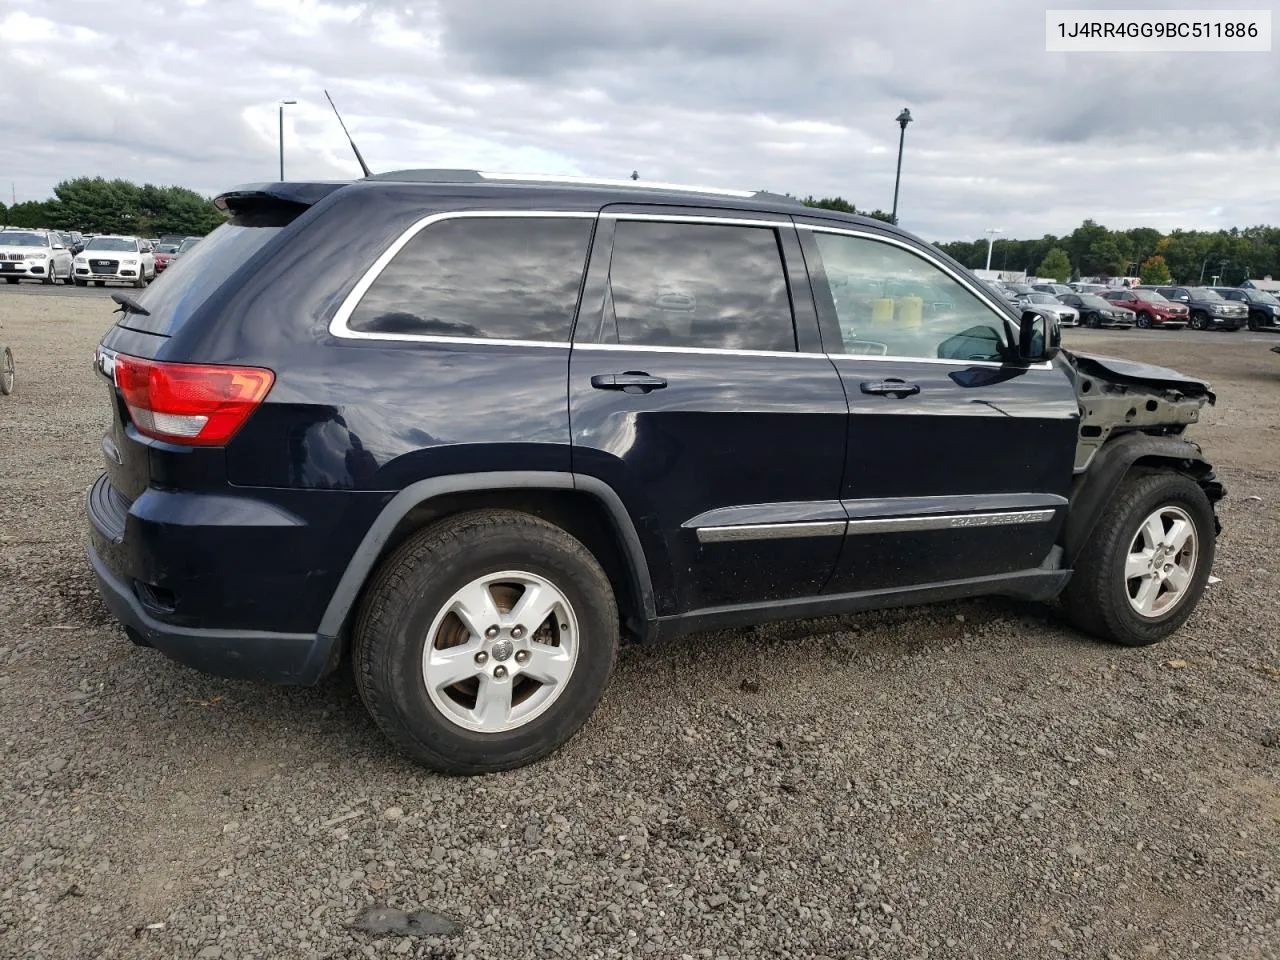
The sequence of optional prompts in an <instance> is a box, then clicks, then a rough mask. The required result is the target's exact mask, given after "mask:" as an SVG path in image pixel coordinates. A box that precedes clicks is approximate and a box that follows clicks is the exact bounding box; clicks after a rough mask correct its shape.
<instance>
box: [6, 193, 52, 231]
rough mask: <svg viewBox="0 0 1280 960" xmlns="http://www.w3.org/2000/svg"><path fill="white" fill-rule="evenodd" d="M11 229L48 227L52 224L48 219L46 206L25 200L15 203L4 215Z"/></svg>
mask: <svg viewBox="0 0 1280 960" xmlns="http://www.w3.org/2000/svg"><path fill="white" fill-rule="evenodd" d="M6 216H7V219H8V221H9V226H11V227H48V226H52V225H53V224H52V223H51V221H50V218H49V211H48V209H47V205H46V204H44V203H42V202H40V201H39V200H26V201H24V202H22V203H15V204H14V205H13V206H12V207H10V208H9V212H8V214H7V215H6Z"/></svg>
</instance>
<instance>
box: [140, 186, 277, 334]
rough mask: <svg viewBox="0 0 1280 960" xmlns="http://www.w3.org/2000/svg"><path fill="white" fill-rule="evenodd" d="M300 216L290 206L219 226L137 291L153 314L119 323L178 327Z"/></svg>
mask: <svg viewBox="0 0 1280 960" xmlns="http://www.w3.org/2000/svg"><path fill="white" fill-rule="evenodd" d="M295 216H296V211H290V212H289V213H288V214H286V215H284V216H274V217H254V218H242V219H241V218H238V219H236V220H233V221H231V222H230V223H225V224H223V225H222V226H220V227H218V229H216V230H214V231H213V233H211V234H209V235H208V236H207V237H205V238H204V239H203V240H201V241H200V242H199V243H198V244H196V245H195V246H193V247H192V248H191V250H190V251H189V252H187V253H185V254H183V255H182V256H181V257H179V258H178V259H177V260H174V261H172V262H171V263H170V264H169V268H168V269H167V270H165V271H164V273H162V274H160V275H159V276H158V277H156V280H155V282H154V283H152V284H151V286H150V287H148V288H147V289H146V290H145V291H143V292H141V293H139V294H138V295H137V297H135V299H136V300H137V301H138V303H140V304H141V305H142V306H144V307H146V308H147V310H148V311H150V314H151V315H150V316H147V317H144V316H142V315H141V314H137V313H126V314H122V315H121V317H120V321H119V325H120V326H122V327H128V328H129V329H131V330H141V331H143V332H145V333H158V334H161V335H162V336H171V335H173V334H174V333H177V332H178V330H179V329H180V328H181V327H182V325H183V324H184V323H186V322H187V320H189V319H190V318H191V315H192V314H193V313H195V312H196V310H198V309H199V308H200V306H201V305H202V304H203V303H204V302H205V301H206V300H208V299H209V297H210V296H211V295H212V294H213V292H214V291H215V290H217V289H218V288H219V287H220V286H222V284H223V283H224V282H225V281H226V280H227V279H228V278H229V277H230V276H231V275H232V274H233V273H235V272H236V271H237V270H239V269H240V268H241V267H242V266H244V265H245V264H246V263H248V262H249V261H250V260H251V259H252V258H253V256H254V255H255V254H256V253H257V252H258V251H259V250H261V249H262V248H263V247H264V246H266V245H267V243H268V242H270V241H271V239H272V238H273V237H275V235H276V234H278V233H279V232H280V231H281V230H282V229H283V228H284V226H285V224H286V223H287V222H288V221H289V220H292V219H293V218H294V217H295ZM259 223H261V224H265V225H263V226H257V225H256V224H259Z"/></svg>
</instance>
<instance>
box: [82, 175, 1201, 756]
mask: <svg viewBox="0 0 1280 960" xmlns="http://www.w3.org/2000/svg"><path fill="white" fill-rule="evenodd" d="M217 202H218V205H219V206H220V207H221V208H222V209H223V210H224V211H225V212H226V213H227V215H228V217H229V220H228V222H227V223H226V224H225V225H224V226H222V227H220V228H219V229H217V230H216V231H215V232H214V233H212V234H211V235H210V236H209V237H208V238H206V239H205V240H202V241H201V243H200V244H199V245H197V246H195V247H194V248H193V249H192V250H191V252H190V253H188V254H186V255H185V256H183V257H181V258H179V259H177V260H175V261H174V262H173V263H172V264H171V265H170V267H169V269H168V271H167V274H166V277H165V280H164V282H163V283H159V284H156V285H155V286H153V287H150V288H148V289H147V290H145V291H142V292H140V293H139V294H138V296H137V299H136V300H132V299H130V298H129V297H126V296H124V295H123V294H121V295H118V298H117V299H118V301H119V302H120V303H121V309H122V311H123V312H122V313H121V315H120V317H119V320H118V322H117V323H116V324H115V325H114V326H113V327H112V328H111V329H110V330H109V331H108V332H107V334H106V336H105V337H104V339H103V341H102V344H101V346H100V347H99V348H98V350H97V356H96V362H97V369H98V371H99V375H100V376H101V378H102V382H103V394H104V399H105V400H106V401H107V407H108V409H109V411H110V427H109V429H108V430H107V432H106V434H105V436H104V437H103V439H102V452H103V455H104V461H105V465H106V472H105V473H104V474H103V475H102V476H101V477H100V478H99V479H98V480H97V482H95V483H94V484H93V487H92V489H91V490H90V492H89V496H88V515H89V521H90V522H89V531H90V545H89V558H90V561H91V563H92V565H93V569H94V570H95V572H96V574H97V579H98V583H99V587H100V590H101V593H102V596H103V597H104V599H105V601H106V603H107V604H108V606H109V607H110V608H111V610H112V611H113V612H114V613H115V615H116V616H117V617H118V618H119V619H120V620H121V621H122V622H123V623H124V625H125V627H126V629H127V632H128V634H129V636H130V637H132V638H133V639H134V641H135V642H137V643H139V644H142V645H149V646H153V647H156V648H158V649H160V650H161V651H163V652H164V653H166V654H168V655H169V656H171V657H173V658H175V659H177V660H180V661H182V662H184V663H187V664H190V665H192V666H195V667H198V668H200V669H203V670H207V671H211V672H215V673H219V674H223V675H227V676H235V677H248V678H255V679H261V680H268V681H275V682H280V683H301V684H308V683H315V682H316V681H317V680H318V679H320V678H321V677H323V676H324V675H326V674H327V673H329V672H331V671H333V670H334V669H336V668H337V667H338V666H339V664H341V663H343V662H344V656H343V655H344V652H347V651H350V654H351V656H350V660H351V663H352V665H353V668H354V671H355V676H356V680H357V685H358V687H359V690H360V693H361V696H362V697H363V699H364V701H365V703H366V705H367V706H368V709H369V711H370V712H371V714H372V716H373V717H374V719H375V721H376V722H377V724H378V726H379V727H380V728H381V729H382V730H383V731H384V732H385V733H386V734H387V736H388V737H390V738H391V740H393V741H394V742H395V743H396V744H398V745H399V746H400V747H401V748H402V749H404V750H405V751H406V752H407V753H409V754H410V755H412V756H413V757H415V758H417V759H418V760H419V761H420V762H423V763H425V764H427V765H429V766H431V767H434V768H436V769H440V770H444V771H450V772H459V773H476V772H482V771H490V770H498V769H504V768H509V767H513V766H518V765H520V764H523V763H527V762H529V761H531V760H534V759H536V758H538V757H540V756H543V755H545V754H547V753H549V752H550V751H552V750H554V749H556V748H557V747H558V746H559V745H560V744H562V743H564V742H565V741H566V740H567V739H568V738H569V737H571V736H572V735H573V734H574V733H575V732H576V731H577V730H578V729H579V728H580V727H581V726H582V725H583V723H584V722H585V721H586V720H587V718H588V717H589V716H590V715H591V713H592V711H593V710H594V708H595V706H596V704H597V702H598V701H599V699H600V696H601V694H602V692H603V690H604V688H605V684H606V682H607V680H608V678H609V675H610V672H611V671H612V669H613V665H614V657H615V653H616V651H617V648H618V644H619V642H620V640H621V639H624V638H625V639H633V640H653V639H655V638H659V637H665V636H671V635H676V634H680V633H684V632H688V631H694V630H706V629H711V628H721V627H732V626H740V625H746V624H754V623H760V622H762V621H766V620H775V619H782V618H795V617H812V616H820V615H827V614H835V613H847V612H850V611H858V610H867V609H871V608H876V607H885V606H896V605H902V604H914V603H924V602H929V601H937V600H949V599H954V598H958V597H971V596H978V595H983V594H999V595H1004V596H1010V597H1020V598H1024V599H1032V600H1047V599H1049V598H1053V597H1061V598H1062V602H1063V606H1064V608H1065V611H1066V613H1067V615H1068V616H1069V617H1070V618H1071V620H1072V622H1074V623H1075V624H1076V625H1077V626H1078V627H1080V628H1081V629H1083V630H1084V631H1086V632H1088V633H1091V634H1093V635H1095V636H1099V637H1104V638H1107V639H1109V640H1112V641H1115V642H1118V643H1122V644H1128V645H1141V644H1149V643H1153V642H1155V641H1157V640H1160V639H1161V638H1163V637H1165V636H1167V635H1168V634H1170V633H1171V632H1172V631H1174V630H1176V629H1177V628H1178V627H1179V626H1180V625H1181V624H1182V623H1183V621H1184V620H1186V618H1187V617H1188V616H1189V615H1190V614H1191V612H1192V610H1193V609H1194V607H1195V605H1196V603H1197V601H1198V600H1199V598H1200V595H1201V592H1202V591H1203V589H1204V586H1205V582H1206V580H1207V578H1208V576H1209V571H1210V566H1211V564H1212V561H1213V555H1214V543H1215V536H1216V533H1217V520H1216V518H1215V514H1214V503H1215V501H1217V500H1218V499H1219V498H1220V497H1221V496H1222V488H1221V486H1220V485H1219V484H1218V483H1217V482H1216V480H1215V479H1214V476H1213V473H1212V472H1211V470H1210V467H1209V464H1208V463H1206V461H1205V458H1204V457H1203V455H1202V454H1201V452H1200V449H1199V448H1198V447H1197V446H1196V445H1195V444H1194V443H1192V442H1190V441H1188V440H1187V439H1185V438H1184V437H1183V435H1182V434H1183V431H1184V429H1185V428H1186V426H1187V425H1188V424H1192V423H1195V422H1196V420H1197V419H1198V417H1199V414H1200V410H1201V408H1202V406H1203V405H1204V404H1206V403H1212V402H1213V400H1214V396H1213V393H1212V392H1211V391H1210V389H1209V386H1208V385H1207V384H1205V383H1203V382H1201V381H1199V380H1195V379H1192V378H1189V377H1184V376H1181V375H1179V374H1177V373H1174V372H1173V371H1170V370H1165V369H1161V368H1157V367H1149V366H1145V365H1142V364H1135V363H1129V362H1124V361H1118V360H1108V359H1104V358H1099V357H1086V356H1084V355H1071V354H1068V353H1067V352H1066V351H1062V350H1060V347H1059V342H1058V331H1057V328H1056V324H1054V323H1053V322H1052V320H1051V319H1048V318H1045V317H1043V316H1039V315H1037V314H1035V313H1028V314H1025V315H1019V314H1018V313H1016V312H1015V311H1014V309H1013V308H1012V307H1011V306H1010V305H1008V304H1007V303H1005V302H1003V301H1002V299H1001V298H999V297H997V296H996V295H995V294H993V293H992V292H991V291H990V290H988V289H987V288H986V287H984V286H983V285H982V284H981V283H979V282H978V281H977V280H975V278H974V277H973V276H972V275H971V274H970V273H969V272H967V271H966V270H965V269H964V268H963V267H961V266H959V265H958V264H957V263H956V262H955V261H953V260H951V259H950V258H948V257H947V256H945V255H944V254H942V253H941V252H939V251H938V250H937V249H935V248H934V247H931V246H929V245H928V244H926V243H924V242H922V241H920V240H918V239H917V238H915V237H913V236H911V235H910V234H908V233H905V232H903V231H902V230H899V229H897V228H895V227H893V226H889V225H886V224H884V223H881V222H879V221H876V220H870V219H864V218H862V217H858V216H853V215H846V214H841V213H836V212H832V211H827V210H814V209H809V208H806V207H803V206H801V205H799V204H797V203H794V202H792V201H789V200H787V199H785V198H781V197H773V196H766V195H760V194H751V193H745V192H732V191H709V190H696V189H693V188H679V187H671V186H653V185H633V184H631V183H630V182H627V183H626V184H625V185H622V184H613V183H599V182H597V183H569V182H564V181H557V180H554V179H547V180H538V181H528V180H518V179H512V178H501V177H496V176H492V175H485V174H480V173H471V172H461V171H403V172H400V173H394V174H383V175H378V176H371V177H368V178H366V179H364V180H361V181H358V182H355V183H288V182H284V183H271V184H261V185H254V186H247V187H242V188H239V189H237V190H233V191H230V192H228V193H226V194H223V195H222V196H221V197H220V198H219V199H218V201H217ZM742 642H748V641H747V640H745V639H744V640H743V641H742Z"/></svg>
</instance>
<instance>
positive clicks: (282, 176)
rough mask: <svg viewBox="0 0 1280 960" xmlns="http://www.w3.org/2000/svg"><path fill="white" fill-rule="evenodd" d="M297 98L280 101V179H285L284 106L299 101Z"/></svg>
mask: <svg viewBox="0 0 1280 960" xmlns="http://www.w3.org/2000/svg"><path fill="white" fill-rule="evenodd" d="M297 102H298V101H297V100H281V101H280V179H281V180H282V181H283V180H284V108H285V107H286V106H288V105H291V104H295V103H297Z"/></svg>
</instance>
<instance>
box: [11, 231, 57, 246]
mask: <svg viewBox="0 0 1280 960" xmlns="http://www.w3.org/2000/svg"><path fill="white" fill-rule="evenodd" d="M47 245H48V241H47V240H45V238H44V234H42V233H0V246H5V247H44V246H47Z"/></svg>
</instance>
